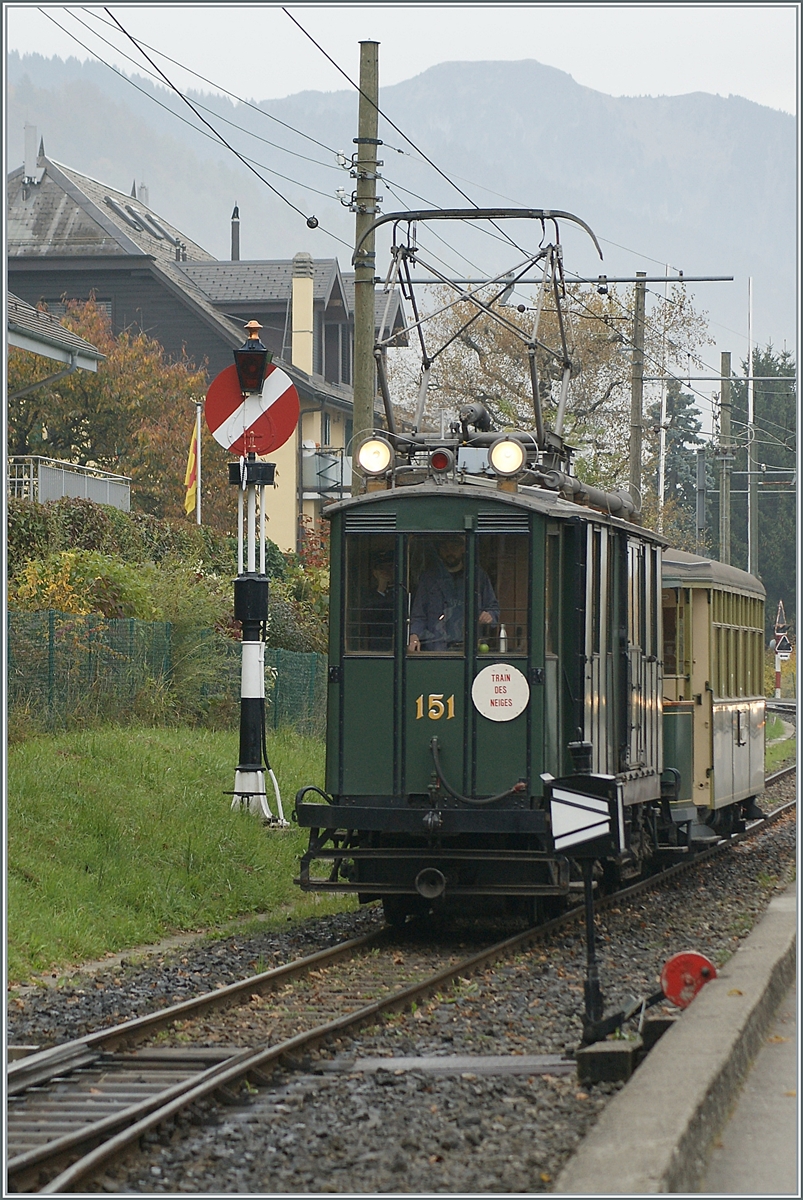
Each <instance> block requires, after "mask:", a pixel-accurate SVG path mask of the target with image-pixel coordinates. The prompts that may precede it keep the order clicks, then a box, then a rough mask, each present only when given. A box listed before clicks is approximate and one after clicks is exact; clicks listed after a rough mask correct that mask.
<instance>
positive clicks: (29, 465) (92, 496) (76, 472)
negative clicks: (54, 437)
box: [6, 454, 131, 512]
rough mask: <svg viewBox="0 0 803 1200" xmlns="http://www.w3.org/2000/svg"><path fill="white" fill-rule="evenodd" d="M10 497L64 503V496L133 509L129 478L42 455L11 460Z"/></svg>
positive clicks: (8, 485) (7, 482) (8, 478)
mask: <svg viewBox="0 0 803 1200" xmlns="http://www.w3.org/2000/svg"><path fill="white" fill-rule="evenodd" d="M6 487H7V491H8V495H9V496H11V497H15V498H16V499H20V500H37V501H38V502H39V503H40V504H44V503H45V502H46V501H48V500H61V499H62V498H63V497H65V496H69V497H72V498H74V497H80V498H82V499H84V500H94V501H95V503H96V504H109V505H111V506H112V507H113V508H121V509H122V510H123V512H129V511H130V509H131V480H130V478H129V476H127V475H113V474H111V472H109V471H101V470H100V468H99V467H81V466H79V465H78V464H77V463H70V462H62V461H61V460H60V459H57V458H43V457H42V456H41V455H38V454H34V455H30V456H24V457H23V456H15V457H13V458H9V460H8V475H7V480H6Z"/></svg>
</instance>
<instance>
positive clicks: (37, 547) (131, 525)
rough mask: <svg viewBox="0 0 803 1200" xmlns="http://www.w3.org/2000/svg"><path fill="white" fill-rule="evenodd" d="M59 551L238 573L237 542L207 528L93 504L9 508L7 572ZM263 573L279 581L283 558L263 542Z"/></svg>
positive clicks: (26, 503)
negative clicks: (89, 552)
mask: <svg viewBox="0 0 803 1200" xmlns="http://www.w3.org/2000/svg"><path fill="white" fill-rule="evenodd" d="M59 550H97V551H99V552H100V553H101V554H110V555H114V556H116V557H118V558H120V559H122V560H123V562H126V563H147V562H154V563H161V562H163V561H164V560H165V559H170V558H175V559H179V560H181V561H183V562H184V563H185V564H186V565H188V566H195V565H196V564H197V563H201V564H203V566H204V567H206V568H207V569H209V570H211V571H215V572H218V573H220V574H223V575H225V576H227V577H229V578H232V577H233V576H234V575H235V573H236V571H237V541H236V539H235V538H231V537H225V536H223V535H221V534H217V533H214V532H213V530H211V529H210V528H209V527H208V526H206V525H193V524H191V523H190V522H189V521H188V522H187V523H186V524H181V523H180V522H177V521H166V520H162V519H160V518H159V517H153V516H151V515H150V514H148V513H126V512H123V511H122V510H121V509H119V508H112V507H111V506H110V505H107V504H95V503H94V501H92V500H83V499H69V498H64V499H61V500H51V501H48V503H46V504H38V503H37V502H36V501H33V500H20V499H17V498H13V497H12V498H11V499H10V500H9V502H8V550H7V553H8V569H9V572H10V573H11V574H14V572H16V571H18V570H19V569H20V568H21V567H22V566H23V564H24V563H26V562H27V561H29V560H30V559H38V558H46V557H47V556H48V555H49V554H55V553H56V552H57V551H59ZM266 560H267V572H268V575H269V576H270V577H272V578H276V579H281V578H283V577H284V574H285V560H284V555H283V554H282V552H281V551H280V550H279V548H278V546H276V545H274V543H273V542H271V541H268V543H267V547H266Z"/></svg>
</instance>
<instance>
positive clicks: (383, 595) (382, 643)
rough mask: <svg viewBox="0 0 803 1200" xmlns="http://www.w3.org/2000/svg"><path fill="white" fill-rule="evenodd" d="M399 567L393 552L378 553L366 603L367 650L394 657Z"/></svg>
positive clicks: (364, 603) (372, 563)
mask: <svg viewBox="0 0 803 1200" xmlns="http://www.w3.org/2000/svg"><path fill="white" fill-rule="evenodd" d="M395 574H396V566H395V561H394V554H393V551H392V550H379V551H377V552H376V553H375V554H374V555H372V557H371V579H372V583H371V587H370V588H369V590H368V594H367V595H366V596H365V598H364V600H363V606H362V607H363V616H364V618H365V622H366V627H367V634H366V649H367V650H375V651H379V652H380V653H381V652H383V651H384V652H385V653H387V654H389V653H391V652H392V650H393V618H394V612H393V607H394V601H395V595H396V587H395V583H394V579H395Z"/></svg>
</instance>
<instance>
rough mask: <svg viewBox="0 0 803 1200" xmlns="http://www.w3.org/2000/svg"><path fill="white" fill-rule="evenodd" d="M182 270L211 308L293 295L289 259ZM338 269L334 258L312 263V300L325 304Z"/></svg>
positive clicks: (279, 299)
mask: <svg viewBox="0 0 803 1200" xmlns="http://www.w3.org/2000/svg"><path fill="white" fill-rule="evenodd" d="M181 267H182V270H183V271H184V273H185V275H187V276H188V278H189V279H192V280H193V281H194V282H195V283H197V284H198V286H199V287H201V288H203V290H204V292H205V293H206V295H207V296H208V297H209V299H210V300H211V301H212V303H213V304H239V303H243V304H256V303H260V302H262V303H265V302H268V303H271V302H279V303H286V302H287V301H289V299H290V296H291V292H292V281H293V262H292V259H265V260H253V261H247V262H245V261H240V262H203V263H199V262H189V261H188V262H186V263H182V264H181ZM338 279H340V269H339V267H338V263H337V259H336V258H319V259H317V260H316V261H315V262H314V263H313V277H312V295H313V300H318V301H321V302H323V303H324V304H325V303H326V302H327V301H328V299H329V295H330V293H331V291H332V288H333V287H334V285H335V283H336V281H337V280H338Z"/></svg>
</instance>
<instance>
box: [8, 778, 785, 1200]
mask: <svg viewBox="0 0 803 1200" xmlns="http://www.w3.org/2000/svg"><path fill="white" fill-rule="evenodd" d="M795 769H796V768H795V767H787V768H784V769H782V770H780V771H777V772H775V773H774V774H772V775H771V776H768V777H767V780H766V783H767V785H771V784H772V783H775V782H777V781H779V780H781V779H783V778H785V777H786V776H788V775H790V774H792V773H793V772H794V771H795ZM794 806H795V801H789V802H787V803H784V804H782V805H780V806H779V807H778V808H777V809H775V810H773V812H771V813H769V814H768V815H767V816H766V817H764V818H762V819H760V820H756V821H754V822H752V823H751V824H750V825H749V826H748V828H747V829H746V830H745V831H744V832H742V833H740V834H735V835H732V836H730V837H728V838H723V839H722V840H721V841H719V842H718V843H717V844H716V845H714V846H711V847H709V848H708V849H706V850H703V851H701V852H699V853H696V854H694V855H692V856H689V858H687V859H684V861H683V862H681V863H678V864H675V865H673V866H671V867H668V868H666V869H665V870H662V871H659V872H657V873H656V874H655V875H652V876H649V877H648V878H646V879H643V880H640V881H639V882H638V883H636V884H633V885H631V886H630V887H627V888H624V889H622V890H619V891H616V892H614V893H611V894H610V895H608V896H604V897H601V898H599V899H598V901H597V904H596V907H597V910H598V911H601V910H604V909H606V908H608V907H610V906H612V905H614V904H619V903H621V901H622V900H623V899H627V898H630V897H634V896H637V895H639V894H641V893H643V892H646V891H648V890H650V889H651V888H655V887H657V886H659V885H661V884H663V883H664V882H665V881H666V880H668V879H670V878H672V877H674V876H677V875H680V874H682V873H683V872H684V871H687V870H689V869H691V868H692V867H695V866H697V865H698V864H699V863H701V862H703V861H705V860H707V859H710V858H712V857H714V856H715V855H716V854H719V853H722V852H723V851H724V850H726V849H727V848H728V847H729V846H730V845H732V844H735V843H737V842H740V841H743V840H745V839H746V838H749V837H753V836H755V835H756V834H757V833H759V832H761V830H762V829H765V828H767V827H768V826H770V825H771V824H773V823H774V822H775V821H777V820H778V819H780V817H782V816H783V815H784V814H785V813H787V812H789V811H790V810H791V809H792V808H794ZM582 914H583V906H582V905H578V906H575V907H572V908H570V909H569V910H567V912H565V913H563V914H562V915H561V916H559V917H556V918H554V919H553V920H550V921H547V922H545V923H544V924H542V925H539V926H536V927H533V928H531V929H528V930H525V931H524V932H523V933H519V934H515V935H513V936H512V937H508V938H506V939H504V940H503V941H500V942H497V943H495V944H494V945H492V946H489V947H487V948H485V949H483V950H481V951H479V952H478V953H475V954H473V955H471V956H470V957H469V958H466V959H464V960H462V961H460V962H457V963H450V964H449V965H448V966H446V967H442V968H441V969H439V970H438V971H436V972H435V973H434V974H431V975H429V976H428V977H427V978H425V979H423V980H419V981H416V982H414V983H412V984H410V985H408V986H406V987H402V988H397V989H395V990H393V989H391V990H390V991H389V992H388V994H387V995H385V996H383V997H382V998H380V999H376V1000H372V1001H371V1002H370V1003H368V1004H363V1005H361V1006H360V1007H359V1008H357V1009H356V1010H355V1011H352V1012H346V1013H344V1014H342V1015H340V1016H337V1017H335V1018H334V1019H332V1020H329V1021H326V1022H324V1023H322V1024H319V1025H315V1026H313V1027H312V1028H309V1029H306V1030H303V1031H302V1032H300V1033H297V1034H295V1035H293V1036H291V1037H289V1038H285V1039H283V1040H281V1041H279V1042H278V1043H276V1044H274V1045H269V1046H264V1045H263V1046H259V1047H257V1048H245V1049H241V1050H239V1051H234V1052H233V1053H232V1054H231V1055H227V1056H226V1057H224V1058H223V1059H222V1060H218V1061H215V1062H213V1063H212V1064H211V1065H210V1066H204V1064H203V1063H202V1062H201V1063H199V1062H198V1061H197V1050H198V1048H197V1047H196V1048H190V1049H189V1050H186V1049H182V1050H181V1051H180V1052H176V1053H175V1057H174V1058H173V1059H172V1061H170V1056H169V1055H167V1056H166V1055H165V1052H164V1050H163V1051H162V1053H161V1055H159V1053H158V1052H154V1051H153V1050H151V1051H149V1052H146V1053H145V1054H144V1055H140V1056H121V1055H118V1056H117V1057H116V1058H111V1059H109V1060H106V1061H104V1059H103V1055H104V1054H108V1052H109V1051H112V1050H114V1049H116V1048H118V1047H120V1046H124V1045H129V1044H131V1043H132V1042H136V1041H140V1040H142V1038H143V1037H145V1036H150V1035H152V1034H153V1033H155V1032H157V1031H158V1030H159V1029H163V1028H165V1027H166V1026H167V1025H169V1024H171V1023H172V1022H173V1021H175V1020H176V1019H179V1018H184V1017H187V1016H189V1015H194V1014H197V1013H200V1012H204V1011H209V1010H210V1009H213V1008H220V1007H225V1006H226V1005H229V1004H232V1003H235V1002H236V1001H237V999H238V998H241V997H242V996H244V995H252V994H253V993H255V992H256V993H261V992H262V991H268V990H272V989H275V988H276V987H277V986H281V985H282V984H284V983H286V982H288V981H289V980H291V979H293V978H300V977H302V976H303V975H304V974H307V973H309V972H310V971H311V970H314V969H316V968H320V967H321V966H323V965H329V964H331V963H333V962H335V961H336V960H337V959H342V958H346V957H349V956H352V955H354V954H356V953H358V952H359V951H361V950H365V949H368V948H371V947H373V946H378V945H380V944H381V943H382V941H383V940H385V939H389V938H390V936H391V934H390V931H389V930H387V929H382V930H379V931H376V932H373V933H371V934H368V935H366V936H364V937H362V938H356V939H352V940H351V941H348V942H343V943H341V944H339V945H338V946H336V947H333V948H331V949H329V950H324V951H319V952H318V953H316V954H313V955H310V956H309V957H307V958H304V959H298V960H296V961H294V962H292V963H288V964H286V965H285V966H282V967H277V968H274V969H273V970H271V971H267V972H264V973H262V974H261V975H258V976H252V977H251V978H250V979H247V980H243V981H240V982H238V983H236V984H231V985H229V987H227V988H220V989H218V990H216V991H215V992H211V993H206V994H205V995H203V996H200V997H196V998H194V999H191V1000H186V1001H183V1002H182V1003H180V1004H176V1005H173V1006H171V1007H170V1008H167V1009H163V1010H161V1011H160V1012H157V1013H152V1014H148V1015H146V1016H144V1017H139V1018H136V1019H135V1020H134V1021H131V1022H125V1023H123V1024H121V1025H118V1026H115V1027H113V1028H112V1029H108V1030H101V1031H98V1032H96V1033H93V1034H89V1035H86V1036H85V1037H83V1038H79V1039H77V1040H76V1041H74V1042H69V1043H65V1044H64V1045H62V1046H57V1047H53V1048H51V1049H49V1050H45V1051H42V1052H39V1053H36V1054H34V1055H31V1056H30V1057H29V1058H27V1059H22V1060H19V1061H17V1062H15V1063H12V1064H10V1066H9V1070H8V1079H9V1087H8V1094H9V1095H10V1096H15V1095H19V1094H20V1093H22V1092H24V1091H25V1090H26V1089H27V1088H36V1089H37V1090H39V1089H41V1087H42V1085H43V1084H44V1083H45V1081H46V1080H48V1079H54V1078H58V1079H59V1080H60V1081H62V1082H61V1086H62V1087H63V1080H64V1078H65V1076H67V1077H68V1078H69V1076H70V1074H71V1073H73V1074H78V1073H80V1072H81V1071H82V1070H83V1071H86V1070H87V1069H90V1070H91V1069H92V1068H93V1067H95V1068H98V1067H100V1068H102V1067H104V1066H109V1067H114V1068H115V1069H117V1070H125V1069H128V1070H130V1069H131V1064H132V1063H133V1064H134V1065H135V1066H136V1065H137V1064H138V1066H139V1069H140V1070H142V1071H145V1068H146V1067H147V1068H148V1069H149V1070H150V1071H152V1072H153V1073H154V1074H153V1075H152V1076H151V1077H150V1080H149V1079H148V1078H143V1088H144V1089H146V1091H147V1094H146V1095H145V1096H144V1097H143V1098H141V1099H139V1100H138V1101H137V1102H136V1103H133V1104H129V1105H128V1106H127V1107H124V1108H123V1109H122V1110H120V1108H119V1105H118V1110H117V1111H116V1112H113V1113H110V1114H108V1115H106V1116H105V1117H103V1118H102V1119H101V1120H100V1121H96V1122H93V1123H91V1124H88V1125H84V1126H83V1127H81V1128H79V1129H77V1130H75V1131H74V1132H70V1133H67V1134H64V1135H62V1136H60V1137H56V1138H55V1139H53V1140H51V1141H49V1142H46V1143H45V1144H42V1145H39V1146H36V1147H34V1148H32V1149H29V1150H26V1151H23V1152H21V1153H20V1152H18V1153H14V1146H13V1144H10V1145H9V1154H10V1157H9V1159H8V1163H7V1166H8V1181H9V1187H12V1186H13V1187H14V1189H15V1190H37V1189H36V1185H37V1183H41V1181H42V1180H43V1179H45V1178H47V1176H48V1175H51V1176H52V1173H53V1171H54V1170H58V1171H59V1172H60V1173H59V1174H57V1175H56V1176H55V1177H52V1178H50V1179H49V1182H47V1183H45V1184H44V1186H42V1187H40V1188H39V1190H40V1191H41V1192H42V1194H56V1193H64V1192H69V1191H71V1190H72V1189H73V1188H74V1187H75V1186H76V1185H78V1184H79V1183H80V1181H81V1180H83V1179H85V1178H86V1177H87V1176H89V1175H90V1174H92V1173H93V1172H95V1171H97V1170H98V1169H99V1168H100V1167H101V1166H102V1165H103V1164H105V1163H107V1162H109V1161H110V1160H112V1159H114V1158H116V1157H117V1156H118V1155H120V1154H121V1153H123V1152H124V1151H125V1150H126V1149H127V1148H128V1147H129V1146H130V1145H131V1143H132V1142H135V1141H136V1140H137V1139H139V1138H140V1137H142V1136H143V1135H144V1134H145V1133H148V1132H150V1131H151V1130H152V1129H154V1128H155V1127H156V1126H158V1125H160V1124H162V1123H164V1122H165V1121H168V1120H170V1119H171V1118H173V1117H174V1116H175V1115H176V1114H177V1113H178V1112H180V1111H181V1110H182V1109H185V1108H187V1107H189V1106H191V1105H193V1104H195V1103H197V1102H199V1101H203V1100H205V1099H206V1098H207V1097H210V1096H212V1095H214V1094H221V1095H223V1096H224V1097H226V1096H228V1097H229V1098H231V1095H232V1090H233V1089H235V1088H237V1087H238V1086H239V1085H241V1084H242V1083H243V1082H244V1081H248V1083H250V1084H252V1085H260V1084H264V1083H265V1082H266V1079H267V1077H268V1075H269V1074H270V1072H271V1070H272V1069H273V1068H275V1067H276V1066H277V1065H280V1064H281V1063H282V1062H287V1061H288V1060H290V1061H291V1062H292V1061H293V1060H294V1059H297V1057H298V1055H299V1054H300V1053H301V1052H303V1051H305V1050H308V1049H310V1048H312V1047H314V1046H316V1045H319V1044H321V1043H323V1042H326V1041H328V1040H330V1039H332V1038H335V1037H338V1036H342V1035H343V1034H346V1033H348V1032H351V1031H354V1030H355V1029H357V1028H358V1027H360V1026H361V1025H364V1024H366V1023H370V1022H374V1021H375V1020H376V1018H377V1017H379V1016H381V1015H382V1014H384V1013H389V1012H393V1011H398V1010H401V1009H404V1008H406V1007H407V1006H408V1005H410V1004H412V1003H413V1001H420V1000H423V999H426V998H427V997H428V996H430V995H432V993H434V992H437V991H438V990H440V989H441V988H443V987H444V986H446V985H448V984H450V983H452V982H454V981H455V980H456V979H457V978H465V977H466V976H470V975H472V974H474V973H475V972H477V971H480V970H482V969H483V968H485V967H488V966H490V965H491V964H492V963H494V962H496V961H498V960H500V959H503V958H506V957H508V956H510V955H512V954H516V953H518V952H520V951H522V950H523V949H525V948H526V947H527V946H529V945H530V944H532V943H534V942H538V941H540V940H542V939H543V938H545V937H546V936H547V935H549V934H550V933H552V932H554V931H555V930H558V929H561V928H563V927H565V926H567V925H569V924H571V923H573V922H574V921H576V920H578V918H580V917H581V916H582ZM194 1052H196V1061H195V1067H194V1068H193V1069H190V1067H189V1065H188V1060H189V1059H192V1056H193V1053H194ZM220 1053H221V1051H220V1050H219V1049H218V1054H220ZM182 1056H183V1057H182ZM166 1069H172V1070H174V1071H175V1070H179V1071H180V1070H182V1069H183V1070H184V1071H185V1077H184V1078H183V1079H181V1080H177V1081H176V1082H174V1083H172V1084H171V1085H169V1086H168V1087H166V1088H165V1087H162V1088H161V1090H154V1086H153V1084H154V1083H158V1081H159V1080H158V1076H159V1071H160V1070H161V1071H162V1072H163V1073H164V1072H165V1070H166ZM37 1098H38V1097H37ZM76 1155H80V1157H79V1158H78V1159H77V1161H70V1160H71V1159H72V1160H74V1159H75V1157H76ZM65 1163H68V1164H69V1165H65Z"/></svg>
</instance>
